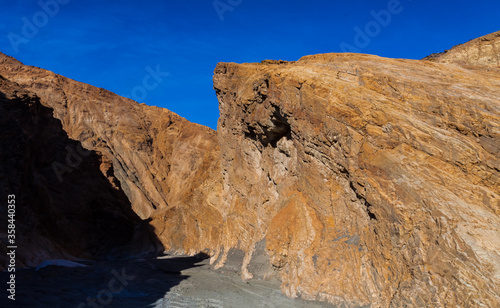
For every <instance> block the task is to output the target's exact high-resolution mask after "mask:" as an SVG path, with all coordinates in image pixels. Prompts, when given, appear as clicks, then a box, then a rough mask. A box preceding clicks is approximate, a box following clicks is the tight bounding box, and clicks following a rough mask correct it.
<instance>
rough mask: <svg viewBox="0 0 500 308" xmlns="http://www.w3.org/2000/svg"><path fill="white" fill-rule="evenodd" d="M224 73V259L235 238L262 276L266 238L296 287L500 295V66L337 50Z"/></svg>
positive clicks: (352, 292) (445, 296) (330, 293)
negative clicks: (259, 263) (260, 257)
mask: <svg viewBox="0 0 500 308" xmlns="http://www.w3.org/2000/svg"><path fill="white" fill-rule="evenodd" d="M487 62H488V61H487ZM488 63H489V62H488ZM214 87H215V89H216V92H217V95H218V98H219V102H220V111H221V117H220V119H219V123H218V134H219V142H220V144H221V153H222V162H221V164H222V165H221V167H222V177H223V190H222V195H223V198H222V199H221V202H222V204H221V206H220V208H221V211H222V216H223V220H224V226H223V235H222V244H223V247H224V249H223V250H222V251H221V254H222V257H219V256H217V257H218V259H219V261H218V265H217V266H218V267H220V266H222V265H223V264H224V261H225V256H226V254H227V253H228V252H229V251H230V249H231V248H234V247H237V248H239V249H241V250H243V251H246V258H245V260H247V262H243V267H242V273H243V277H244V278H250V277H251V276H252V274H251V272H250V271H247V268H246V264H248V263H249V262H248V261H250V262H251V258H252V252H253V250H254V247H255V244H256V243H258V242H260V241H261V240H263V239H265V240H266V247H267V250H268V253H269V255H270V257H271V263H272V265H273V267H274V269H275V270H276V271H278V272H279V274H280V277H281V279H282V290H283V292H284V293H285V294H287V295H289V296H292V297H294V296H298V295H300V296H302V297H305V298H308V299H323V300H328V301H330V302H332V303H336V304H347V305H351V306H356V305H368V304H372V305H373V306H374V307H379V306H382V307H387V306H392V307H403V306H406V305H408V306H411V307H424V306H432V307H434V306H435V307H450V306H460V307H471V306H481V305H483V306H487V307H497V306H498V305H500V294H499V292H498V290H500V197H499V193H500V185H499V183H500V154H499V149H500V143H499V142H500V74H498V73H496V72H495V71H491V70H481V69H473V70H467V69H464V68H461V67H459V66H454V65H447V64H438V63H433V62H430V61H414V60H393V59H385V58H380V57H376V56H369V55H357V54H324V55H316V56H307V57H304V58H302V59H300V60H299V61H297V62H295V63H279V64H278V63H259V64H234V63H220V64H219V65H218V66H217V68H216V69H215V75H214ZM214 259H215V257H214Z"/></svg>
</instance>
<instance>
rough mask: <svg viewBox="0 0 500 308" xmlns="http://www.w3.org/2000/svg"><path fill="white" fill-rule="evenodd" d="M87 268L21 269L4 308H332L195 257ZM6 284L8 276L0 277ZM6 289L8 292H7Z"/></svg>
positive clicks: (0, 301) (104, 263) (92, 264)
mask: <svg viewBox="0 0 500 308" xmlns="http://www.w3.org/2000/svg"><path fill="white" fill-rule="evenodd" d="M79 263H80V264H84V265H86V267H62V266H53V265H52V266H46V267H43V268H39V269H38V270H36V269H24V270H19V271H18V272H17V275H16V289H17V292H16V301H15V304H14V303H13V302H12V301H10V300H7V294H6V292H5V291H4V292H3V293H5V294H4V296H2V298H1V299H0V306H1V307H30V308H35V307H54V308H55V307H64V308H68V307H79V308H83V307H331V306H330V305H327V304H325V303H319V302H310V301H304V300H300V299H295V300H294V299H290V298H287V297H285V296H284V295H283V294H282V293H281V292H280V290H279V282H278V281H276V280H258V279H253V280H250V281H246V282H245V281H243V280H241V278H240V277H239V276H238V274H237V273H235V272H233V271H228V270H224V269H222V270H217V271H215V270H213V269H212V268H211V267H210V265H209V264H208V260H207V259H205V258H203V257H200V256H197V257H176V256H168V255H164V256H159V257H158V256H150V257H144V258H138V259H133V260H127V261H99V262H84V261H82V262H79ZM0 277H1V281H6V279H7V273H6V272H3V273H0ZM4 289H5V288H4Z"/></svg>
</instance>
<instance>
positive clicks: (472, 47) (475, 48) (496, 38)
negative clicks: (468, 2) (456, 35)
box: [426, 31, 500, 69]
mask: <svg viewBox="0 0 500 308" xmlns="http://www.w3.org/2000/svg"><path fill="white" fill-rule="evenodd" d="M426 60H431V61H436V62H440V63H453V64H457V65H461V66H464V67H467V68H472V67H475V66H479V67H481V68H482V69H487V68H488V67H490V68H497V69H498V68H499V67H500V31H497V32H494V33H491V34H488V35H485V36H482V37H480V38H477V39H474V40H470V41H469V42H467V43H465V44H462V45H457V46H455V47H453V48H451V49H450V50H446V51H444V52H441V53H437V54H433V55H430V56H428V57H427V58H426Z"/></svg>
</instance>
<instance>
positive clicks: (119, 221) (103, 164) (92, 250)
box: [0, 76, 161, 269]
mask: <svg viewBox="0 0 500 308" xmlns="http://www.w3.org/2000/svg"><path fill="white" fill-rule="evenodd" d="M0 115H1V116H0V130H1V132H2V134H1V137H0V162H1V163H0V194H1V195H2V202H4V203H5V204H6V203H7V201H6V199H4V198H7V195H11V194H15V195H16V213H15V214H16V215H15V230H16V239H15V240H16V242H15V245H16V246H17V247H18V250H17V253H16V265H17V266H18V267H25V266H37V265H38V264H39V263H40V262H41V261H43V260H46V259H57V258H66V259H73V258H84V259H103V258H120V257H126V256H128V255H130V254H136V253H141V252H147V251H155V250H157V249H159V248H161V244H160V243H159V241H158V240H157V239H156V237H155V235H154V233H153V232H152V230H151V229H152V228H151V227H150V226H148V224H147V223H144V222H142V221H141V219H140V218H139V217H138V216H137V215H136V214H135V213H134V212H133V211H132V210H131V207H130V202H129V201H128V199H127V197H126V196H125V194H124V193H123V191H122V190H121V188H120V184H119V182H118V181H117V180H116V178H115V177H114V176H113V174H112V169H111V172H110V174H109V175H108V179H106V177H105V176H104V175H103V173H102V172H101V170H102V169H103V168H108V167H109V161H108V160H107V159H106V157H104V156H102V155H101V153H99V152H95V151H88V150H85V149H83V148H82V146H81V144H80V143H79V142H78V141H75V140H72V139H70V138H68V136H67V134H66V132H65V131H63V129H62V125H61V122H60V121H59V120H57V119H55V118H54V117H53V112H52V109H50V108H48V107H45V106H43V105H42V104H40V101H39V98H38V97H37V96H36V95H35V94H34V93H32V92H29V91H26V90H25V89H23V88H22V87H20V86H19V85H18V84H15V83H13V82H10V81H8V80H6V79H4V78H3V77H1V76H0ZM0 219H1V221H2V222H3V223H2V225H1V226H2V227H1V229H0V230H1V231H0V232H1V238H2V245H0V252H1V254H0V261H1V262H0V269H5V267H6V257H7V255H6V253H7V251H6V249H5V247H6V242H4V240H5V239H6V238H7V236H6V230H5V229H6V225H7V209H6V207H4V206H2V207H1V208H0ZM9 246H13V245H9Z"/></svg>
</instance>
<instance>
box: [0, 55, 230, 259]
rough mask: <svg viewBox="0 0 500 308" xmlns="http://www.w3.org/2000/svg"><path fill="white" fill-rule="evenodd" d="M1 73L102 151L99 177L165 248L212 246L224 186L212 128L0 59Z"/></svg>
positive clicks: (75, 134) (75, 136)
mask: <svg viewBox="0 0 500 308" xmlns="http://www.w3.org/2000/svg"><path fill="white" fill-rule="evenodd" d="M0 75H2V76H4V77H5V78H7V79H8V80H10V81H12V82H15V83H17V84H18V85H19V86H20V87H21V88H23V89H25V90H27V91H30V92H32V93H35V94H36V95H37V96H38V97H40V103H41V104H42V105H43V106H46V107H49V108H52V109H53V111H54V117H55V118H57V119H59V120H60V121H61V123H62V128H63V129H64V131H65V132H66V133H67V134H68V137H69V138H70V139H72V140H75V141H77V142H79V143H81V144H82V146H83V148H85V149H88V150H92V151H96V152H98V153H100V157H101V160H102V163H101V165H100V170H101V172H102V174H103V175H104V176H105V177H106V178H107V179H108V181H109V183H110V185H112V186H113V187H115V188H116V187H121V189H123V192H124V193H125V194H126V197H127V198H128V200H129V201H130V204H131V207H132V209H133V210H134V212H135V213H137V215H139V216H140V218H142V219H145V220H146V219H148V220H152V222H151V224H152V225H153V226H154V227H155V232H156V234H157V236H158V237H159V238H160V239H161V240H162V242H163V243H164V246H165V249H167V250H176V251H179V252H188V253H196V252H198V251H201V250H204V249H206V248H207V249H211V248H215V247H217V243H218V241H219V232H218V230H219V229H220V228H219V225H220V224H221V216H220V214H219V212H218V211H217V209H216V207H217V206H218V200H219V198H220V196H219V192H220V189H221V188H220V187H221V184H220V182H221V181H220V180H219V179H220V176H219V174H220V172H219V146H218V142H217V139H216V134H215V132H214V131H213V130H211V129H209V128H207V127H204V126H201V125H198V124H193V123H191V122H189V121H187V120H186V119H184V118H181V117H180V116H178V115H176V114H174V113H172V112H170V111H168V110H166V109H162V108H157V107H150V106H146V105H144V104H138V103H136V102H134V101H132V100H130V99H126V98H123V97H120V96H118V95H115V94H113V93H111V92H109V91H106V90H104V89H99V88H96V87H93V86H90V85H87V84H83V83H80V82H76V81H74V80H71V79H68V78H65V77H62V76H59V75H56V74H54V73H52V72H49V71H46V70H43V69H39V68H36V67H30V66H25V65H23V64H22V63H20V62H19V61H17V60H15V59H13V58H11V57H8V56H5V55H2V54H0ZM50 184H51V183H49V185H50Z"/></svg>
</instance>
